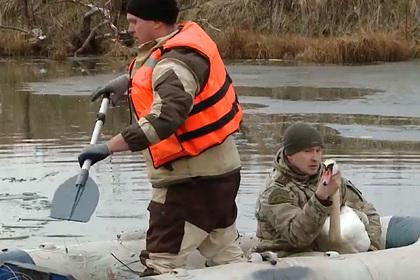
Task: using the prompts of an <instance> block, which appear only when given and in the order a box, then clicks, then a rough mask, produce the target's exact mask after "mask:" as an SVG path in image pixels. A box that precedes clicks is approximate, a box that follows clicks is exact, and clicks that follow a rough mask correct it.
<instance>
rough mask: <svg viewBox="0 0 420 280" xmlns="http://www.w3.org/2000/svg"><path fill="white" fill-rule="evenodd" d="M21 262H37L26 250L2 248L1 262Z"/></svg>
mask: <svg viewBox="0 0 420 280" xmlns="http://www.w3.org/2000/svg"><path fill="white" fill-rule="evenodd" d="M10 261H15V262H20V263H29V264H35V262H34V260H33V259H32V257H31V256H30V255H29V254H28V253H27V252H25V251H23V250H20V249H2V250H1V252H0V263H2V262H10Z"/></svg>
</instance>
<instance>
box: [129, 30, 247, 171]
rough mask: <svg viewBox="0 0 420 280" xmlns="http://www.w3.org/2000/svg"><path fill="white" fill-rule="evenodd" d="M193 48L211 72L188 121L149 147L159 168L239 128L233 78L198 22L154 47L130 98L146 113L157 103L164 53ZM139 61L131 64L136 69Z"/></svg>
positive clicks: (141, 114)
mask: <svg viewBox="0 0 420 280" xmlns="http://www.w3.org/2000/svg"><path fill="white" fill-rule="evenodd" d="M176 47H187V48H192V49H194V50H195V51H197V52H198V53H200V54H202V55H204V56H205V57H207V58H208V60H209V62H210V73H209V77H208V80H207V83H206V85H205V86H204V88H203V89H202V91H201V92H200V93H198V94H196V96H195V98H194V106H193V108H192V110H191V112H190V113H189V115H188V117H187V119H186V121H185V122H184V124H182V125H181V126H180V127H179V128H178V129H177V130H176V131H175V133H174V134H172V135H170V136H169V137H168V138H166V139H163V140H162V141H160V142H159V143H157V144H153V145H151V146H150V147H149V148H148V149H149V152H150V154H151V157H152V159H153V165H154V167H155V168H158V167H160V166H162V165H165V164H167V163H170V162H171V161H174V160H176V159H178V158H181V157H187V156H189V157H193V156H197V155H199V154H200V153H201V152H203V151H205V150H206V149H209V148H211V147H213V146H215V145H218V144H220V143H222V142H223V141H224V140H225V139H226V138H227V137H228V136H229V135H231V134H232V133H234V132H236V131H237V130H238V129H239V124H240V122H241V120H242V109H241V107H240V105H239V102H238V99H237V96H236V93H235V91H234V89H233V86H232V81H231V79H230V77H229V75H228V74H227V72H226V69H225V65H224V63H223V61H222V59H221V57H220V54H219V51H218V49H217V46H216V44H215V43H214V42H213V40H212V39H211V38H210V37H209V36H208V35H207V34H206V33H205V32H204V30H203V29H201V28H200V27H199V26H198V25H197V24H196V23H193V22H186V23H184V24H182V25H181V30H180V31H179V33H177V34H176V35H175V36H174V37H172V38H170V39H168V40H167V41H166V42H165V43H164V45H163V46H162V47H161V48H158V49H156V50H154V51H153V52H152V53H151V55H150V56H149V58H148V59H147V60H146V61H145V62H144V63H143V65H142V66H140V68H138V69H137V71H136V72H135V74H134V76H132V74H131V73H130V76H132V80H131V89H130V98H131V102H132V104H133V107H134V110H135V113H136V116H137V119H139V118H141V117H144V116H146V115H147V114H149V112H150V110H151V106H152V103H153V89H152V71H153V68H154V67H155V65H156V63H157V62H158V61H159V60H160V58H161V55H162V53H164V52H165V51H167V50H169V49H171V48H176ZM134 65H135V61H133V62H132V63H131V65H130V68H131V69H130V72H132V69H133V66H134Z"/></svg>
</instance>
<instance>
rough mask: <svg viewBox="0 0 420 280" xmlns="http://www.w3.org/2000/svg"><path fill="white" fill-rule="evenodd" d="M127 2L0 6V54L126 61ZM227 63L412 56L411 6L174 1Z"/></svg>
mask: <svg viewBox="0 0 420 280" xmlns="http://www.w3.org/2000/svg"><path fill="white" fill-rule="evenodd" d="M126 5H127V0H91V1H88V0H0V6H1V7H2V8H1V10H0V56H42V57H50V58H54V59H63V58H65V57H67V56H83V55H91V54H94V55H107V56H116V57H118V56H126V57H127V56H132V55H134V54H135V48H133V40H132V38H130V36H129V35H128V34H127V33H126V28H127V23H126V20H125V18H126V12H125V10H126ZM179 5H180V8H181V16H180V20H187V19H188V20H195V21H197V22H198V23H200V24H201V26H203V27H204V28H205V29H206V30H207V31H208V32H209V33H210V35H211V36H212V37H213V38H214V39H215V40H216V42H217V43H218V45H219V49H220V51H221V53H222V55H223V57H224V58H227V59H256V58H258V59H270V58H274V59H287V60H300V61H308V62H320V63H369V62H374V61H398V60H407V59H411V58H415V57H420V4H419V0H179Z"/></svg>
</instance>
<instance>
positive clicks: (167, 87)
mask: <svg viewBox="0 0 420 280" xmlns="http://www.w3.org/2000/svg"><path fill="white" fill-rule="evenodd" d="M177 16H178V7H177V3H176V0H131V1H129V3H128V7H127V20H128V24H129V27H128V31H129V32H130V33H132V34H133V35H134V37H135V38H136V39H137V40H138V42H139V44H140V47H139V49H138V56H137V58H136V59H135V61H133V62H132V63H131V65H130V73H129V75H123V76H120V77H118V78H117V79H115V80H113V81H111V82H109V83H108V84H107V85H105V86H104V87H103V88H101V89H99V90H98V91H96V92H95V93H94V94H93V100H94V99H96V98H98V97H100V96H102V95H103V94H105V93H112V94H113V95H114V97H117V98H118V96H121V95H123V93H124V92H125V89H126V88H128V87H129V86H130V90H129V96H130V100H131V103H132V105H133V107H134V111H135V113H136V117H137V122H135V123H134V124H132V125H130V126H128V127H126V128H125V129H123V130H122V132H121V133H120V134H118V135H116V136H114V137H113V138H112V139H111V140H109V141H108V142H106V143H105V144H96V145H90V146H88V147H87V148H85V149H84V150H83V151H82V152H81V154H80V155H79V162H81V163H83V161H84V160H85V159H91V160H92V163H95V162H97V161H100V160H102V159H104V158H106V157H107V156H109V155H110V154H112V153H114V152H120V151H126V150H131V151H143V154H144V158H145V160H146V163H147V164H146V165H147V168H148V176H149V179H150V182H151V184H152V187H153V190H152V199H151V202H150V204H149V207H148V210H149V213H150V220H149V229H148V231H147V237H146V250H144V251H142V252H141V254H140V260H141V262H142V263H143V264H144V265H145V267H146V268H147V269H146V270H145V275H147V274H149V275H150V274H160V273H165V272H169V271H171V270H172V269H173V268H176V267H182V266H184V265H185V262H186V259H187V256H188V255H189V254H190V253H191V252H192V251H193V250H195V249H197V248H198V250H199V251H200V253H201V254H202V255H203V256H205V257H206V259H207V262H206V264H207V265H217V264H224V263H229V262H236V261H240V260H241V257H242V251H241V249H240V248H239V246H238V244H237V242H236V238H237V229H236V226H235V220H236V216H237V207H236V204H235V198H236V195H237V192H238V188H239V183H240V168H241V163H240V159H239V154H238V151H237V148H236V144H235V141H234V137H233V136H232V134H233V133H234V132H236V131H237V130H238V128H239V124H240V121H241V119H242V110H241V107H240V105H239V103H238V101H237V97H236V94H235V91H234V89H233V86H232V81H231V79H230V77H229V75H228V73H227V72H226V69H225V65H224V64H223V61H222V59H221V57H220V54H219V52H218V49H217V46H216V44H215V43H214V42H213V41H212V40H211V39H210V37H209V36H208V35H207V34H206V33H205V31H203V30H202V29H201V28H200V27H199V26H198V25H197V24H196V23H194V22H184V23H181V24H179V25H177V24H176V19H177Z"/></svg>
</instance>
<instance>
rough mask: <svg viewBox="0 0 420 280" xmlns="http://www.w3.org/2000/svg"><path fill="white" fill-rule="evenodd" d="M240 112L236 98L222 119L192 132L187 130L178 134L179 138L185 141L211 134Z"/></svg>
mask: <svg viewBox="0 0 420 280" xmlns="http://www.w3.org/2000/svg"><path fill="white" fill-rule="evenodd" d="M238 112H239V106H238V102H237V100H235V102H234V103H233V104H232V109H231V110H230V111H229V112H228V113H227V114H225V115H224V116H223V117H221V118H220V119H218V120H217V121H215V122H213V123H210V124H208V125H205V126H203V127H201V128H199V129H196V130H193V131H190V132H186V133H184V134H181V135H178V136H177V137H178V140H179V141H180V142H184V141H188V140H191V139H194V138H198V137H200V136H203V135H206V134H209V133H211V132H213V131H216V130H218V129H220V128H222V127H224V126H225V125H226V124H227V123H229V122H230V121H231V120H233V118H234V117H235V115H236V114H237V113H238Z"/></svg>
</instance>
